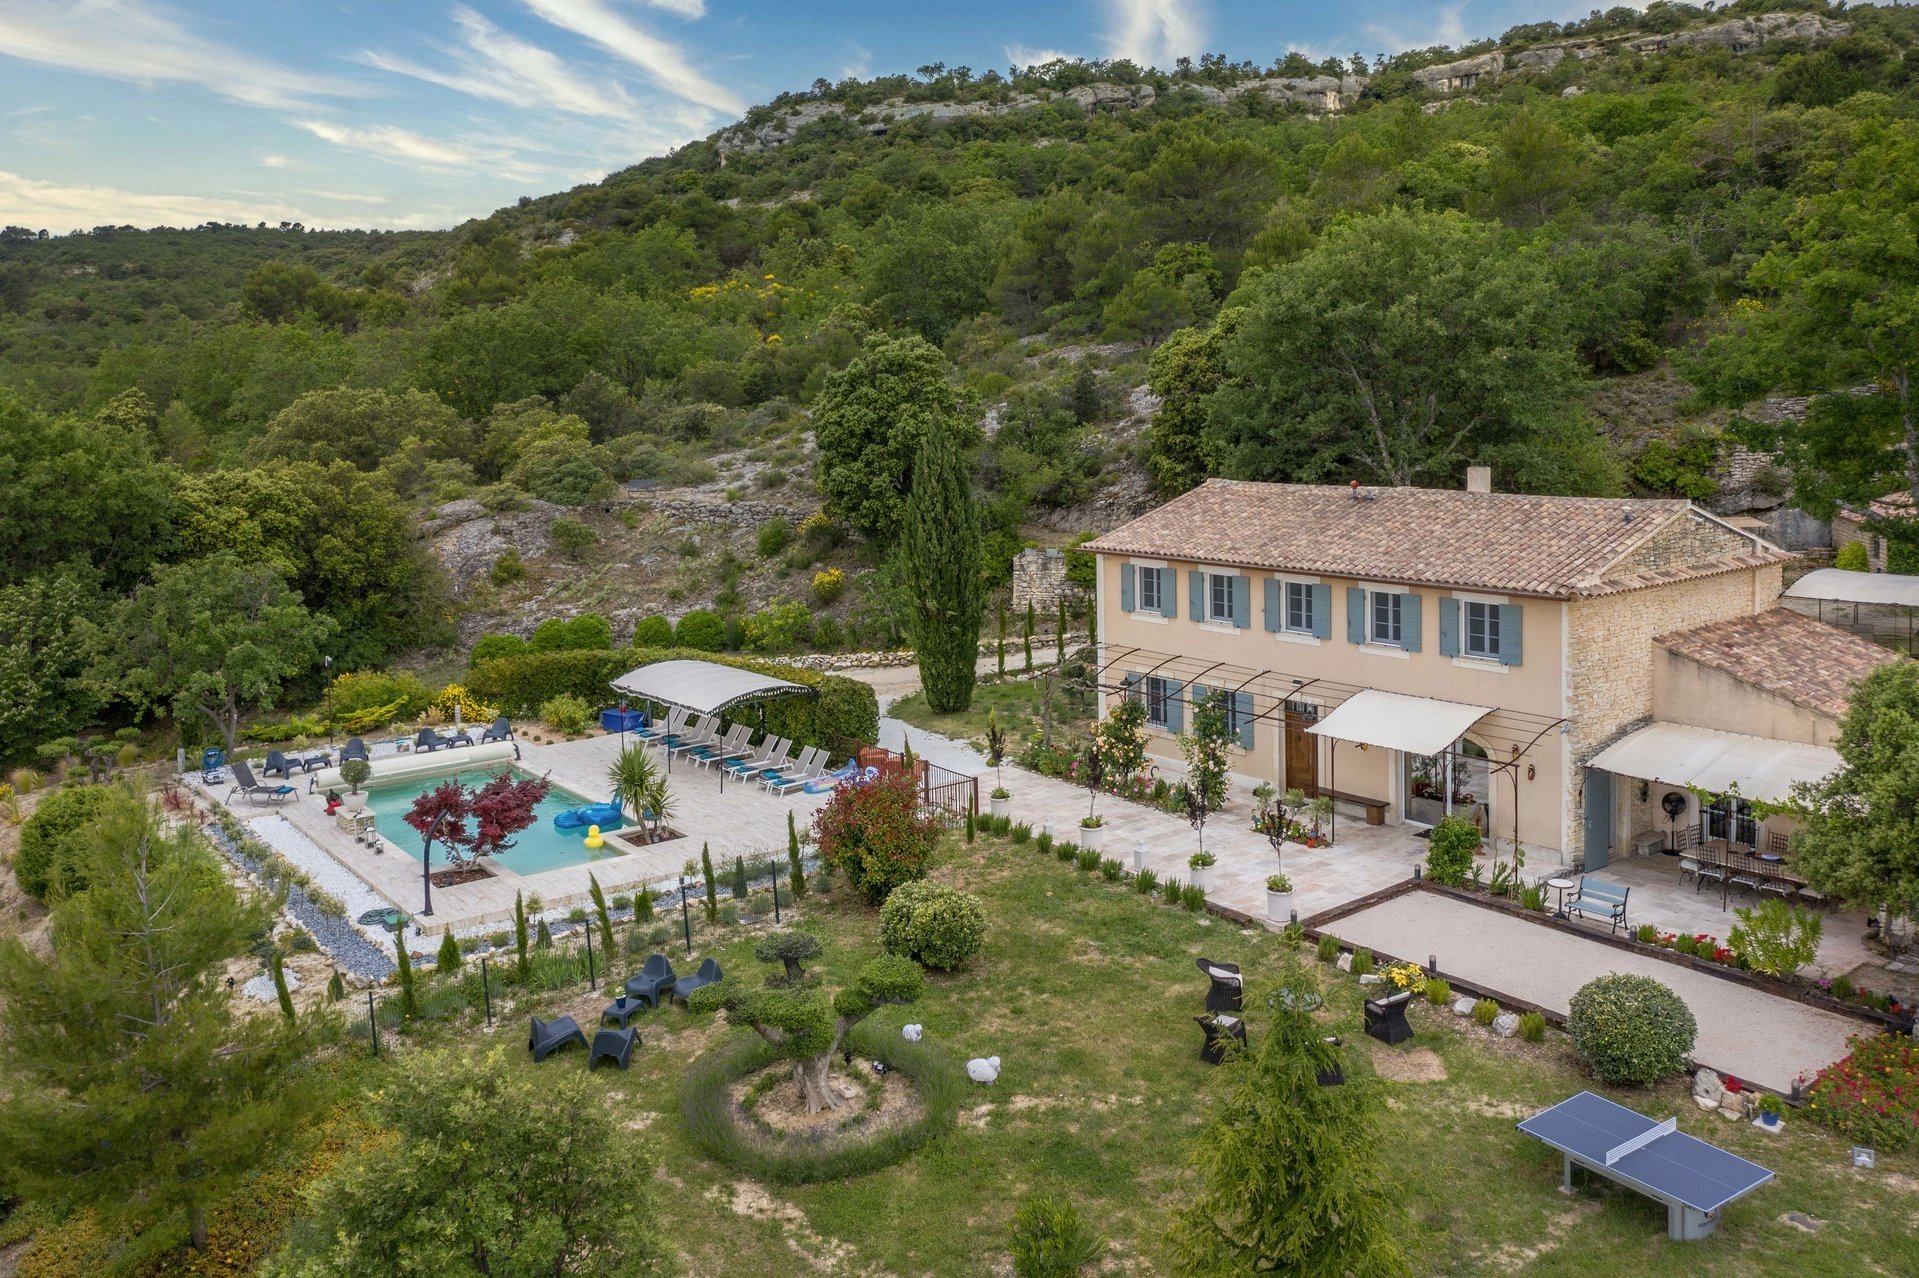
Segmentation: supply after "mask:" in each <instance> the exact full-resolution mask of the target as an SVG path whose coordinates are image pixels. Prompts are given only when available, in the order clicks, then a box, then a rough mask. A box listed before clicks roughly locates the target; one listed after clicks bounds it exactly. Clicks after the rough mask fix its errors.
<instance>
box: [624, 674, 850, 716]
mask: <svg viewBox="0 0 1919 1278" xmlns="http://www.w3.org/2000/svg"><path fill="white" fill-rule="evenodd" d="M613 686H614V688H616V689H617V690H619V691H620V692H624V693H625V694H626V695H627V696H629V697H632V698H634V699H635V700H639V701H654V702H659V703H661V704H663V705H669V706H680V707H682V708H684V709H687V710H691V711H692V712H693V713H695V714H718V713H720V712H721V711H723V710H731V709H732V708H733V707H734V706H737V705H741V704H743V703H745V702H749V701H765V700H767V699H769V698H772V697H793V696H805V697H810V696H813V695H815V693H814V690H813V689H812V688H809V687H807V686H806V685H805V684H803V683H794V682H792V681H791V680H788V679H776V678H774V677H773V676H772V675H763V674H756V673H754V672H753V671H751V670H742V669H740V668H739V667H738V666H723V665H721V664H719V663H718V662H717V661H656V662H654V663H653V664H652V665H650V666H641V667H640V668H639V669H637V670H629V671H627V672H626V673H625V674H623V675H621V676H620V677H619V678H617V679H615V680H614V681H613Z"/></svg>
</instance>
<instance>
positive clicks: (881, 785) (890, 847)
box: [813, 773, 940, 905]
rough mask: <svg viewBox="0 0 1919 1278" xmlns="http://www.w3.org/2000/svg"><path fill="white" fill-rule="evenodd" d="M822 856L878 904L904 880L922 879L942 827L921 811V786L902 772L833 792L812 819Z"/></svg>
mask: <svg viewBox="0 0 1919 1278" xmlns="http://www.w3.org/2000/svg"><path fill="white" fill-rule="evenodd" d="M813 835H814V838H815V839H816V840H817V841H818V844H819V849H820V859H821V860H822V861H824V862H825V863H826V864H827V865H830V866H832V867H833V868H834V869H836V870H838V871H839V872H840V873H842V874H844V875H845V876H846V878H847V881H848V882H849V883H851V884H852V885H853V887H854V889H855V890H857V891H858V892H859V894H860V895H861V896H864V897H865V898H866V899H867V900H868V901H871V902H872V903H873V904H875V905H877V904H879V903H880V902H881V901H884V900H885V899H886V896H887V893H889V892H891V891H892V890H893V889H894V888H896V887H898V886H899V885H900V884H902V883H906V882H910V881H911V880H913V879H918V878H924V877H925V875H926V867H927V865H928V863H929V862H931V861H932V859H933V849H934V848H935V847H937V846H938V845H939V840H940V825H939V822H938V821H935V820H934V819H933V818H932V817H930V816H924V815H922V814H921V813H920V799H919V787H918V786H917V785H915V784H914V781H913V778H911V777H909V776H907V775H905V774H904V773H895V774H894V775H892V776H886V777H881V778H879V779H878V780H877V781H872V782H869V783H867V784H865V785H845V786H840V787H839V788H838V789H836V790H834V791H833V797H832V798H831V799H829V800H827V803H826V806H825V807H823V808H821V809H820V811H819V815H818V816H816V817H815V818H813Z"/></svg>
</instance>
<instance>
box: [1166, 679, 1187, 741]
mask: <svg viewBox="0 0 1919 1278" xmlns="http://www.w3.org/2000/svg"><path fill="white" fill-rule="evenodd" d="M1184 692H1185V689H1184V688H1183V687H1181V686H1180V685H1179V684H1177V683H1173V682H1172V681H1170V680H1169V681H1167V684H1166V730H1167V731H1168V732H1184V731H1186V707H1185V706H1184V705H1183V704H1181V702H1180V697H1181V696H1182V695H1183V694H1184Z"/></svg>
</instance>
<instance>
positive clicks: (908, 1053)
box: [680, 1024, 964, 1185]
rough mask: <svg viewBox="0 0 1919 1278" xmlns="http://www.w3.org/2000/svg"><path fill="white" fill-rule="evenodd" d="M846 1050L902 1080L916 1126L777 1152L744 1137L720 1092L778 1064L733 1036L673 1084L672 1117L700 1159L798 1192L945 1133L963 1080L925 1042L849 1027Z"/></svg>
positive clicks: (761, 1047)
mask: <svg viewBox="0 0 1919 1278" xmlns="http://www.w3.org/2000/svg"><path fill="white" fill-rule="evenodd" d="M846 1045H847V1046H848V1047H850V1048H852V1049H853V1051H854V1053H855V1054H856V1055H858V1056H861V1057H864V1058H866V1059H869V1060H879V1061H882V1062H884V1063H885V1064H887V1065H889V1066H891V1067H892V1068H893V1069H896V1070H898V1071H899V1072H900V1073H902V1074H904V1075H906V1077H907V1078H908V1079H910V1080H911V1081H912V1083H913V1086H914V1087H915V1089H917V1090H918V1092H919V1095H920V1103H921V1104H922V1105H924V1106H925V1108H926V1112H925V1113H924V1114H923V1115H922V1116H921V1117H920V1119H919V1121H917V1122H914V1123H909V1124H907V1125H906V1126H903V1127H896V1128H893V1129H891V1130H889V1131H885V1132H882V1133H880V1134H879V1135H878V1136H875V1137H873V1138H872V1139H871V1140H864V1141H860V1142H858V1143H853V1144H842V1145H837V1146H828V1147H819V1148H809V1147H806V1146H803V1145H798V1144H797V1143H793V1147H792V1148H788V1149H777V1148H774V1147H772V1146H771V1145H769V1143H768V1142H766V1141H765V1140H764V1139H762V1138H760V1137H758V1136H757V1135H754V1134H751V1133H749V1132H747V1131H746V1130H745V1129H744V1128H742V1127H741V1125H740V1124H739V1122H738V1121H737V1120H736V1119H735V1118H734V1116H733V1114H732V1112H731V1105H730V1102H729V1101H728V1099H727V1095H726V1089H727V1088H728V1087H729V1086H730V1085H732V1084H733V1083H734V1082H736V1081H737V1080H739V1079H741V1078H744V1077H745V1076H746V1075H748V1074H750V1073H752V1072H753V1071H755V1070H758V1069H764V1068H765V1067H766V1066H768V1065H770V1064H772V1063H773V1062H774V1061H776V1060H778V1059H779V1054H778V1053H777V1052H775V1051H774V1050H773V1048H772V1046H771V1045H770V1044H767V1043H765V1042H762V1041H761V1040H760V1039H758V1038H757V1037H748V1036H744V1035H742V1036H740V1037H739V1038H738V1039H737V1040H736V1041H735V1042H733V1043H730V1044H727V1045H725V1046H722V1047H721V1048H719V1049H718V1050H716V1051H712V1052H708V1053H707V1054H706V1055H705V1056H703V1057H701V1058H700V1059H699V1060H697V1061H695V1062H693V1064H692V1065H691V1066H689V1067H688V1069H687V1071H686V1079H685V1081H684V1082H683V1083H682V1084H681V1085H680V1113H681V1116H682V1117H683V1118H684V1119H685V1120H686V1130H687V1135H688V1136H690V1137H691V1138H692V1140H693V1143H694V1145H695V1146H697V1147H698V1148H699V1149H700V1151H701V1152H702V1153H704V1154H706V1155H707V1156H708V1157H710V1158H712V1159H714V1160H716V1161H718V1162H720V1163H722V1164H724V1165H725V1166H727V1167H731V1168H733V1169H734V1170H735V1171H741V1172H745V1173H747V1174H748V1175H751V1176H757V1177H759V1178H761V1179H764V1180H770V1181H773V1182H775V1183H778V1184H785V1185H802V1184H811V1183H814V1182H817V1181H823V1180H844V1179H847V1178H850V1177H853V1176H864V1175H866V1174H867V1173H869V1172H876V1171H880V1170H882V1169H884V1168H887V1167H891V1166H893V1165H894V1164H895V1163H899V1162H901V1161H903V1160H905V1159H906V1158H907V1157H908V1156H910V1155H911V1154H913V1153H914V1152H916V1151H917V1150H918V1149H919V1148H920V1147H921V1146H923V1145H925V1144H926V1143H927V1142H928V1141H930V1140H932V1139H933V1138H934V1137H936V1136H939V1135H942V1134H944V1133H945V1132H947V1131H950V1130H951V1129H952V1127H953V1124H954V1122H955V1120H956V1119H957V1117H958V1114H959V1107H960V1097H961V1094H962V1092H963V1090H964V1082H963V1075H962V1074H961V1072H960V1070H959V1068H958V1067H957V1066H956V1065H955V1064H954V1063H953V1061H952V1059H951V1058H950V1057H948V1056H947V1055H946V1053H945V1052H943V1051H941V1050H940V1049H939V1048H937V1047H934V1046H932V1045H930V1044H927V1043H909V1042H907V1041H906V1040H905V1039H903V1038H900V1037H899V1035H898V1033H897V1032H894V1031H886V1030H882V1029H880V1028H879V1027H877V1026H873V1025H870V1024H863V1025H856V1026H854V1027H853V1028H852V1030H851V1031H849V1032H848V1033H847V1036H846Z"/></svg>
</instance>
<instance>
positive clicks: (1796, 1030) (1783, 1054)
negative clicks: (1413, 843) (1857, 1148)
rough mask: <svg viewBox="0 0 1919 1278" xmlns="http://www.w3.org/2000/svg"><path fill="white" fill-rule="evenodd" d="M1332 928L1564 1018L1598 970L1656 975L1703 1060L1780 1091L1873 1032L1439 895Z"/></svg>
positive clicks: (1405, 900)
mask: <svg viewBox="0 0 1919 1278" xmlns="http://www.w3.org/2000/svg"><path fill="white" fill-rule="evenodd" d="M1327 930H1328V931H1330V932H1332V933H1334V934H1336V935H1337V936H1338V937H1339V938H1340V940H1342V941H1345V942H1346V943H1347V944H1349V945H1363V946H1366V947H1368V948H1371V949H1377V950H1379V951H1381V952H1383V953H1387V954H1393V955H1396V956H1398V957H1399V958H1402V959H1411V960H1414V961H1419V962H1423V961H1424V960H1425V959H1426V958H1427V956H1429V955H1430V956H1434V957H1437V958H1438V960H1439V970H1440V971H1441V972H1443V973H1445V974H1447V975H1448V976H1454V977H1457V978H1458V979H1459V980H1460V981H1462V982H1464V983H1467V984H1471V985H1479V984H1481V983H1483V984H1484V986H1485V987H1487V988H1490V989H1494V990H1497V991H1499V992H1500V993H1502V994H1507V995H1510V996H1511V997H1513V998H1515V999H1523V1000H1525V1001H1526V1002H1528V1003H1533V1004H1535V1005H1537V1006H1539V1007H1544V1008H1549V1009H1551V1010H1553V1011H1555V1012H1558V1013H1560V1014H1561V1015H1564V1014H1565V1013H1566V1011H1567V1010H1568V1008H1569V1007H1570V1005H1571V1002H1572V996H1573V994H1574V992H1576V991H1577V990H1578V989H1579V987H1580V986H1581V985H1584V984H1585V983H1586V982H1587V981H1589V980H1591V979H1592V978H1593V977H1595V976H1600V975H1603V974H1605V973H1607V972H1631V973H1634V974H1636V975H1642V976H1650V977H1652V978H1654V979H1655V980H1657V981H1659V982H1660V983H1661V984H1663V985H1665V986H1667V987H1668V988H1670V989H1671V990H1672V991H1673V992H1674V993H1676V994H1678V995H1679V997H1680V998H1682V999H1684V1000H1685V1002H1686V1006H1687V1007H1689V1008H1691V1009H1692V1014H1693V1017H1694V1019H1696V1020H1697V1021H1698V1022H1699V1037H1698V1041H1697V1043H1696V1045H1695V1047H1694V1049H1693V1050H1694V1053H1695V1058H1696V1059H1697V1060H1698V1062H1699V1063H1700V1064H1702V1065H1709V1066H1711V1067H1712V1068H1713V1069H1715V1070H1718V1071H1719V1072H1720V1073H1731V1074H1733V1075H1736V1076H1737V1077H1739V1078H1744V1079H1751V1080H1752V1081H1753V1082H1756V1083H1758V1084H1760V1085H1761V1086H1764V1087H1769V1088H1772V1089H1773V1090H1775V1091H1780V1092H1784V1091H1787V1090H1789V1089H1790V1088H1791V1087H1792V1083H1793V1080H1794V1079H1795V1078H1797V1077H1798V1076H1799V1075H1800V1074H1801V1073H1804V1074H1808V1075H1811V1074H1815V1073H1817V1072H1818V1071H1819V1070H1821V1069H1823V1068H1824V1067H1825V1066H1827V1065H1829V1064H1831V1063H1832V1062H1833V1061H1835V1060H1837V1059H1839V1058H1840V1057H1841V1056H1844V1055H1845V1054H1846V1038H1847V1036H1849V1035H1853V1034H1861V1033H1866V1032H1867V1031H1868V1029H1869V1027H1868V1026H1867V1024H1866V1023H1865V1022H1864V1021H1857V1020H1854V1019H1852V1018H1851V1017H1847V1016H1840V1015H1837V1014H1836V1013H1833V1012H1826V1011H1821V1010H1819V1009H1817V1008H1812V1007H1807V1006H1805V1005H1804V1004H1802V1003H1796V1002H1794V1001H1792V1000H1791V999H1786V998H1780V997H1779V996H1777V995H1774V994H1767V993H1764V992H1762V991H1760V990H1756V989H1750V988H1748V987H1746V986H1744V985H1741V984H1739V983H1737V982H1734V981H1727V980H1722V979H1720V978H1719V977H1717V976H1713V975H1711V974H1710V973H1706V972H1695V971H1692V970H1690V969H1689V968H1685V967H1682V966H1680V965H1678V964H1676V963H1666V962H1662V961H1661V960H1659V959H1656V958H1653V957H1652V956H1650V955H1644V954H1635V953H1632V952H1631V951H1629V950H1621V949H1615V948H1614V947H1612V946H1610V945H1602V944H1600V943H1599V942H1597V941H1593V940H1588V939H1586V938H1585V937H1582V936H1580V935H1578V934H1577V933H1573V932H1565V931H1561V930H1559V929H1557V928H1549V927H1541V926H1539V925H1538V924H1536V923H1529V922H1527V921H1526V920H1524V919H1517V918H1513V917H1511V916H1509V915H1506V914H1503V913H1501V912H1499V911H1497V910H1491V909H1486V908H1483V907H1480V906H1476V905H1472V904H1469V903H1467V902H1464V901H1456V900H1451V899H1448V898H1446V897H1443V896H1439V895H1436V894H1434V893H1430V892H1409V893H1407V894H1406V895H1404V896H1400V897H1395V898H1393V899H1392V900H1390V901H1383V902H1381V903H1380V904H1378V905H1375V906H1373V907H1371V908H1369V909H1366V910H1361V911H1360V912H1358V913H1356V914H1350V915H1348V916H1347V917H1345V918H1343V919H1340V920H1339V921H1338V922H1336V923H1333V924H1331V925H1330V926H1329V927H1328V928H1327Z"/></svg>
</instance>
